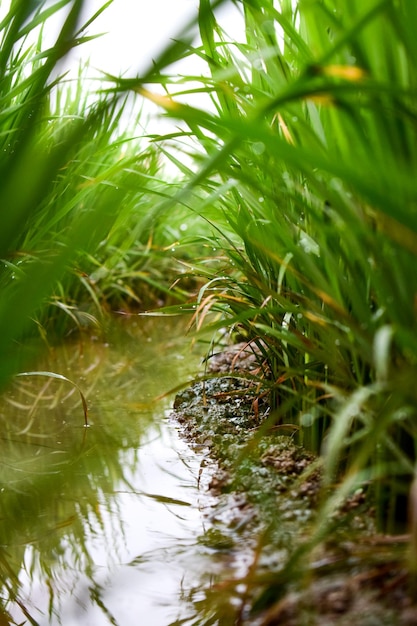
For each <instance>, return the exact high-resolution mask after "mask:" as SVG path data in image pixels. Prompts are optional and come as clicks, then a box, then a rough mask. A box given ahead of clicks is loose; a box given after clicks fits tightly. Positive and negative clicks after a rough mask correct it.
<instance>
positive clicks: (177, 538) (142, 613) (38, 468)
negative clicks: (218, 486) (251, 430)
mask: <svg viewBox="0 0 417 626" xmlns="http://www.w3.org/2000/svg"><path fill="white" fill-rule="evenodd" d="M38 365H39V367H38V369H39V370H52V371H54V372H58V373H60V374H62V375H65V376H66V377H68V378H69V379H71V380H73V381H74V382H75V383H77V384H78V385H79V386H80V387H81V389H82V390H83V392H84V394H85V396H86V397H87V400H88V403H89V407H90V414H89V422H90V427H89V428H85V427H84V425H83V423H84V418H83V413H82V407H81V403H80V397H79V395H78V392H77V390H76V389H75V388H74V387H73V386H72V385H70V384H67V383H65V382H63V381H58V380H54V379H50V378H48V377H46V376H38V377H30V378H18V379H16V381H15V382H14V383H13V385H12V387H11V389H10V390H9V391H8V393H7V396H6V400H5V401H4V402H2V404H1V406H0V424H1V426H2V435H1V447H2V456H1V462H0V463H1V465H0V467H1V474H0V478H1V487H0V489H1V492H0V575H1V582H2V595H1V599H2V602H1V606H2V607H3V610H2V612H0V624H3V623H4V624H7V623H9V622H10V623H16V624H21V623H32V624H39V625H40V626H46V625H55V624H60V623H62V624H63V625H64V626H73V625H74V626H75V624H77V626H83V625H84V626H87V625H89V626H90V625H94V626H102V625H103V626H104V625H107V624H118V625H120V626H130V625H132V626H133V625H135V626H138V625H141V624H144V625H145V624H146V625H147V624H152V626H168V625H169V624H171V623H174V622H175V621H176V620H178V622H179V621H181V622H184V623H185V622H186V621H187V619H188V617H190V618H191V616H192V615H193V608H192V605H191V603H189V602H188V601H187V595H188V593H189V591H190V590H192V589H194V590H195V588H196V587H198V585H199V582H201V581H202V580H203V579H205V580H206V579H207V576H210V571H212V570H213V569H215V567H216V563H215V559H214V560H213V559H212V557H211V555H210V553H209V551H208V550H207V549H204V548H203V547H202V546H201V544H199V543H198V537H199V536H200V535H201V534H202V533H203V532H204V530H205V528H204V520H203V516H202V515H201V511H200V508H199V507H200V504H201V493H200V491H199V488H198V476H199V472H200V463H201V458H200V457H199V456H198V455H197V454H196V453H195V452H194V451H192V450H191V449H190V448H189V447H188V446H187V445H186V444H185V443H184V442H183V441H182V440H181V439H180V438H179V436H178V433H177V431H176V427H175V425H174V424H172V423H171V422H170V420H169V419H168V417H167V415H168V413H169V407H170V405H171V404H172V400H173V395H172V394H171V395H168V396H167V397H165V398H162V399H160V400H158V401H157V400H155V398H156V397H157V396H162V395H163V394H166V393H167V392H168V391H169V390H172V389H173V388H174V387H175V386H176V385H178V384H179V383H180V382H184V381H185V380H187V377H190V376H191V375H192V374H195V372H196V371H197V368H198V366H199V356H198V354H193V353H192V351H191V348H190V342H189V341H188V340H185V341H184V329H183V326H182V324H181V325H179V323H178V322H171V323H170V324H168V323H167V321H166V320H158V321H155V320H141V319H137V318H135V321H133V322H132V321H131V322H127V321H126V322H123V323H121V324H119V325H118V326H117V328H116V329H115V330H114V332H112V335H111V341H109V342H108V343H104V342H103V341H102V340H100V339H98V338H94V337H89V338H84V339H83V340H82V341H81V342H80V341H70V342H67V343H66V344H64V345H63V346H61V347H59V348H55V349H52V350H51V351H50V352H49V353H48V355H47V356H46V357H45V358H44V359H43V360H42V362H41V363H39V364H38Z"/></svg>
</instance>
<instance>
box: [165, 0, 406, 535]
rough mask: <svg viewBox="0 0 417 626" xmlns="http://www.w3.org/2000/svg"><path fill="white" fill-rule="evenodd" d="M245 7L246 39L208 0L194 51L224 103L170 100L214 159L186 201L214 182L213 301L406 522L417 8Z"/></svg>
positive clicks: (346, 481)
mask: <svg viewBox="0 0 417 626" xmlns="http://www.w3.org/2000/svg"><path fill="white" fill-rule="evenodd" d="M236 6H237V7H238V8H239V9H240V10H241V12H242V14H243V18H244V23H245V37H243V36H242V40H241V41H233V42H230V41H229V40H228V38H227V35H226V34H225V33H224V32H223V31H222V28H221V26H220V24H219V23H218V22H217V20H216V16H215V13H214V12H213V11H212V9H211V7H210V3H209V2H208V1H201V2H200V35H201V43H200V45H199V46H196V47H194V48H193V49H192V50H190V51H192V52H193V53H195V54H196V55H198V56H199V57H200V58H201V59H205V60H206V62H207V70H208V71H207V75H206V76H202V77H200V78H199V81H200V89H201V90H203V91H204V92H205V93H207V94H209V95H210V97H211V98H212V101H213V107H214V108H213V111H212V112H207V111H202V110H198V109H196V108H193V107H190V106H186V105H182V104H180V103H179V102H176V101H175V98H174V100H173V99H172V98H168V97H167V98H166V99H165V100H164V99H162V98H160V99H158V103H159V104H160V105H162V106H164V107H165V111H166V114H168V115H171V116H173V117H176V118H180V119H182V120H183V122H185V123H186V124H188V129H189V133H190V134H191V135H192V136H193V137H194V139H195V140H196V141H198V142H200V144H201V146H202V151H203V152H204V151H205V152H206V153H207V155H208V156H207V158H206V159H203V163H202V165H200V168H199V171H198V173H197V174H196V175H195V176H194V177H191V179H190V180H189V183H188V186H185V187H184V189H183V190H182V191H181V192H180V193H179V194H178V195H177V199H178V201H181V202H183V201H184V199H185V198H186V197H187V193H189V192H190V190H191V189H194V188H196V187H197V186H200V189H203V190H204V193H205V195H206V199H205V201H204V203H202V205H201V214H202V215H203V216H204V215H205V216H206V217H207V219H208V221H210V222H211V224H212V241H213V245H214V247H217V248H218V247H219V240H220V241H222V242H223V243H222V247H223V249H224V251H225V253H226V255H227V257H228V259H229V267H230V266H231V267H232V268H233V269H232V271H227V270H226V271H225V272H224V273H221V274H220V275H219V272H218V271H216V273H215V274H213V273H212V274H211V276H208V278H209V282H208V284H207V285H206V286H205V287H204V289H203V291H202V292H201V294H200V298H199V301H198V305H199V310H200V313H203V312H204V314H205V315H207V312H208V311H209V310H210V311H212V312H214V311H215V312H217V313H218V314H219V315H220V319H218V320H217V321H216V323H215V324H214V325H213V326H212V329H213V332H214V331H216V330H217V329H218V328H220V327H224V326H225V325H228V326H229V327H230V329H231V330H232V332H235V333H239V334H240V335H242V334H243V335H244V336H245V337H246V338H247V340H248V341H251V342H255V343H257V344H258V347H259V350H260V351H261V354H262V360H263V361H264V362H266V363H267V365H268V367H267V373H266V380H265V385H266V386H267V387H268V388H269V389H270V397H271V405H272V408H273V411H274V415H275V420H276V422H277V423H279V422H280V421H281V420H282V419H284V417H285V422H288V421H289V420H291V421H292V422H293V423H295V424H296V425H298V426H299V427H300V429H299V432H300V433H301V441H302V443H304V445H307V446H308V447H311V448H313V449H314V450H316V451H318V452H320V453H322V454H323V457H324V464H325V481H326V484H333V483H334V482H335V481H339V484H341V487H340V491H339V494H340V497H345V496H347V495H348V494H349V493H350V492H351V491H352V490H354V489H355V488H357V486H358V485H359V484H362V483H363V482H364V481H365V482H368V481H370V483H371V484H372V485H373V489H374V493H375V497H376V504H377V515H378V517H379V523H380V527H381V528H383V529H384V530H388V531H395V530H396V529H398V528H399V527H401V525H403V527H404V524H405V523H406V521H407V500H408V490H409V487H410V483H411V481H412V478H413V475H414V471H415V470H414V467H415V460H416V459H415V448H416V441H417V433H416V427H415V417H416V406H417V397H416V392H415V384H414V379H415V375H416V366H417V343H416V337H417V333H416V330H417V329H416V304H415V303H416V293H417V278H416V273H415V271H414V268H415V262H416V259H415V251H416V249H417V248H416V244H417V221H416V206H417V205H416V201H417V197H416V191H415V184H414V172H415V169H416V165H417V154H416V145H417V142H416V139H417V137H416V134H417V124H416V120H417V110H416V107H415V98H414V95H415V90H416V78H417V76H416V67H417V65H416V59H417V47H416V44H415V41H414V39H413V37H412V33H411V31H410V24H411V23H413V19H415V17H416V13H415V11H416V9H415V8H414V5H413V6H412V3H410V2H404V3H394V2H391V1H388V2H365V3H364V2H359V0H358V1H356V0H354V1H351V0H349V1H347V0H346V1H345V0H340V1H339V2H337V3H332V4H331V5H330V4H329V3H326V2H322V3H307V2H299V3H291V2H284V1H282V2H277V3H272V2H269V1H266V0H256V1H251V2H245V1H243V2H239V3H236ZM193 79H195V77H193ZM168 82H169V81H168V79H167V77H164V84H165V86H167V83H168ZM173 82H175V91H178V81H175V80H173ZM183 82H184V81H183ZM186 91H187V89H186V88H185V89H184V92H186ZM197 159H198V160H197V162H198V163H201V160H202V156H201V151H200V152H199V154H198V156H197ZM210 204H211V205H212V206H217V207H220V208H221V210H222V212H223V217H224V219H225V220H226V223H227V228H226V229H224V226H223V224H224V223H223V222H221V223H217V224H216V222H215V220H213V219H211V218H210V214H209V213H208V212H207V207H208V206H209V205H210ZM197 210H198V209H197ZM213 233H214V234H213ZM224 233H226V234H224ZM230 233H232V235H230ZM336 500H338V498H336ZM326 506H327V507H328V506H330V501H328V502H327V505H326ZM328 513H329V511H328V509H327V508H326V514H328ZM320 532H321V531H320ZM321 536H323V535H321Z"/></svg>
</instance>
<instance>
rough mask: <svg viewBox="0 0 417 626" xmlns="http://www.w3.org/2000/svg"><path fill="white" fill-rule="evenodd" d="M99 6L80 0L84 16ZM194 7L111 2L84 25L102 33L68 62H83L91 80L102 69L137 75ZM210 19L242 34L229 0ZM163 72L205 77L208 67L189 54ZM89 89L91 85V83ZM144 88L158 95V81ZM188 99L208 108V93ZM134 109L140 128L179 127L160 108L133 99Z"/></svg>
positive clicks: (155, 1)
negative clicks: (213, 18) (95, 17)
mask: <svg viewBox="0 0 417 626" xmlns="http://www.w3.org/2000/svg"><path fill="white" fill-rule="evenodd" d="M101 6H103V0H85V6H84V11H83V17H84V20H86V19H88V18H89V17H90V16H92V15H93V14H94V13H96V12H97V11H98V10H99V9H100V8H101ZM198 6H199V2H198V0H150V1H148V0H113V3H112V4H111V5H110V6H109V7H107V9H106V10H105V11H104V12H103V13H102V14H101V15H100V16H99V17H98V18H97V20H95V21H94V22H93V23H92V24H91V26H90V27H89V29H88V34H89V35H96V34H99V33H103V34H102V36H100V37H98V38H97V39H94V40H93V41H91V42H89V43H87V44H83V45H82V46H80V48H79V49H77V50H75V51H74V52H72V53H71V56H70V60H71V65H72V67H73V68H77V67H78V64H79V62H81V63H82V62H83V61H87V60H88V64H89V70H88V76H89V77H91V78H97V77H100V76H101V75H102V72H107V73H109V74H113V75H115V76H123V77H134V76H138V75H139V76H140V75H141V74H142V73H144V72H145V71H146V70H147V69H148V68H149V67H150V66H151V64H152V61H153V60H154V59H156V58H157V57H158V55H159V53H160V52H162V51H163V50H164V49H165V48H166V47H167V46H168V45H169V44H170V42H171V41H172V40H173V39H175V38H177V37H178V36H179V35H180V34H181V33H182V31H183V30H184V28H185V27H186V26H187V24H189V23H190V22H192V21H193V20H194V21H196V20H197V15H198ZM216 17H217V18H218V20H219V23H220V24H221V26H222V28H224V30H225V32H226V33H227V35H228V36H230V38H231V39H232V40H233V39H241V38H242V36H243V33H244V26H243V17H242V15H241V13H240V12H239V10H238V9H237V8H236V6H235V5H234V4H233V3H232V2H231V0H225V2H224V4H223V5H222V6H220V7H219V8H218V9H217V10H216ZM194 31H195V32H194V35H195V39H194V41H193V42H192V45H195V46H198V45H199V44H200V38H199V35H198V29H197V28H195V29H194ZM166 73H169V74H170V75H171V76H172V77H173V79H174V80H175V79H180V77H181V76H202V75H204V74H205V75H207V74H208V68H207V65H206V64H205V63H204V62H202V61H201V60H199V59H198V58H197V57H195V56H194V57H192V56H190V57H188V58H187V59H184V60H183V61H182V62H181V63H178V64H176V65H175V66H170V67H168V69H167V70H166ZM199 86H200V85H199V84H198V83H197V82H194V83H193V84H190V83H187V87H188V88H193V87H195V88H197V87H199ZM92 87H93V88H96V87H97V84H93V85H92ZM150 88H151V90H152V91H154V92H159V93H164V91H163V90H162V88H161V87H158V85H152V86H151V87H150ZM178 89H181V87H179V88H178ZM172 91H175V88H173V89H172ZM180 99H181V98H180ZM184 99H185V98H182V100H184ZM186 101H187V100H186ZM188 102H189V103H190V104H192V105H193V106H197V107H201V108H205V109H210V108H212V105H211V101H210V99H209V97H208V96H207V95H204V94H202V95H200V96H196V95H193V96H191V97H190V98H188ZM138 108H141V110H142V115H141V116H140V123H141V125H143V127H144V128H143V129H142V132H146V133H149V134H153V133H155V134H167V133H170V132H173V131H175V130H176V129H177V128H178V126H179V122H178V121H176V120H170V119H167V118H163V117H161V113H162V111H161V110H160V109H157V108H156V107H155V106H154V105H151V104H150V103H148V102H147V101H143V99H142V98H136V108H135V109H134V110H138ZM133 116H134V115H132V117H133Z"/></svg>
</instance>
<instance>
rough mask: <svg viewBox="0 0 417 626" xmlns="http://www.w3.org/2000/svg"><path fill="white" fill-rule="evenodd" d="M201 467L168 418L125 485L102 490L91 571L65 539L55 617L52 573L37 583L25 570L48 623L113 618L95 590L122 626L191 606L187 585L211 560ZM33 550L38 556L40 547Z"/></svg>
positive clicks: (32, 597)
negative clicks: (204, 548)
mask: <svg viewBox="0 0 417 626" xmlns="http://www.w3.org/2000/svg"><path fill="white" fill-rule="evenodd" d="M127 454H129V453H127ZM127 466H128V467H131V463H130V462H128V463H127ZM198 470H199V460H198V458H197V457H196V456H195V455H194V453H193V452H192V451H190V449H189V448H188V447H187V446H186V445H185V444H184V443H183V442H182V441H181V440H179V439H178V436H177V434H176V432H175V430H174V428H173V427H172V426H171V425H169V424H168V423H165V424H164V425H163V426H162V429H161V432H160V433H159V435H156V434H155V436H154V437H153V438H151V439H150V441H149V442H148V443H146V444H145V445H143V446H142V447H141V448H140V453H139V464H138V466H137V468H136V470H133V471H131V470H130V471H128V472H127V473H126V476H125V478H126V481H125V482H124V483H123V484H122V485H120V490H119V489H118V486H117V485H116V488H115V493H113V494H103V495H102V498H103V499H104V502H100V503H99V505H98V507H99V509H100V511H99V512H100V517H101V525H100V523H99V522H98V521H97V519H91V520H90V523H91V525H90V527H89V528H87V529H86V536H87V539H86V541H87V543H88V551H89V553H90V555H92V557H93V561H94V566H93V569H92V571H91V573H90V577H89V576H88V575H86V574H82V568H81V572H80V571H79V566H80V562H79V559H80V555H79V554H77V553H76V552H75V553H74V546H71V545H68V543H67V542H65V541H64V542H63V550H64V559H63V560H64V562H65V564H66V565H65V569H63V570H62V571H57V572H56V573H55V575H54V576H56V581H55V582H54V583H53V586H54V587H56V593H57V599H56V600H57V602H56V606H55V611H56V612H57V615H56V616H55V617H52V619H51V620H50V619H49V617H48V602H49V591H48V590H47V587H46V584H45V581H42V580H39V579H38V581H36V582H35V581H32V583H30V582H29V580H27V577H26V581H25V580H24V579H25V576H21V579H22V583H23V585H24V587H26V588H28V587H30V592H29V593H28V596H27V598H26V608H27V609H28V610H29V612H30V614H31V616H32V618H34V619H35V620H36V621H37V622H38V623H39V624H40V625H44V624H58V623H60V622H61V623H62V624H64V626H73V625H74V626H75V625H76V624H81V625H85V626H87V625H100V624H107V623H109V619H108V618H107V617H105V615H104V613H103V609H102V608H100V606H99V605H98V603H97V602H92V598H93V599H98V602H99V603H100V602H101V603H102V604H103V606H104V607H105V609H106V610H107V611H108V612H109V614H111V615H112V616H113V618H114V620H115V621H116V623H118V624H120V625H121V626H129V625H132V626H133V625H135V626H136V625H138V624H142V623H143V624H152V626H158V625H160V626H167V625H168V624H169V623H170V622H171V621H173V620H174V619H176V618H178V617H180V616H181V617H184V613H183V612H184V611H186V607H185V606H184V607H183V608H182V609H180V608H179V593H180V590H181V587H190V586H192V585H193V584H195V583H196V582H197V581H198V574H199V570H200V573H201V572H202V571H204V567H205V565H206V564H205V563H204V561H205V559H204V558H203V557H201V558H198V554H196V547H195V539H196V537H197V536H198V535H199V534H201V533H202V531H203V527H202V520H201V516H200V513H199V511H198V502H197V497H198V491H197V475H198ZM127 484H130V486H131V489H128V487H127ZM159 496H161V497H159ZM170 500H177V501H180V502H183V503H184V504H179V503H178V504H176V503H171V502H170ZM111 512H113V515H116V516H117V521H115V520H114V519H113V515H112V513H111ZM65 544H66V545H65ZM28 550H29V554H32V556H33V549H32V548H29V549H28ZM197 552H198V549H197ZM27 561H28V559H27ZM77 561H78V562H77ZM81 561H82V557H81ZM28 565H29V563H28V562H27V566H28ZM22 595H23V596H24V595H25V594H22ZM181 611H182V613H181ZM13 616H14V617H15V619H16V621H17V622H18V621H19V619H22V616H21V615H18V614H17V613H15V612H13ZM142 620H143V622H142Z"/></svg>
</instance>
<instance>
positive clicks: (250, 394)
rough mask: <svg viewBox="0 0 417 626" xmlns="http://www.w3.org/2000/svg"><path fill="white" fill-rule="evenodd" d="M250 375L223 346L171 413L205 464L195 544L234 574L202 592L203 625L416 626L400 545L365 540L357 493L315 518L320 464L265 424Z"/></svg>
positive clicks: (392, 540) (368, 529)
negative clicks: (208, 618) (207, 600)
mask: <svg viewBox="0 0 417 626" xmlns="http://www.w3.org/2000/svg"><path fill="white" fill-rule="evenodd" d="M256 367H257V359H256V355H255V354H253V353H252V352H251V351H250V350H248V349H246V348H245V345H244V344H239V345H237V346H232V347H230V348H228V349H226V350H225V351H223V352H221V353H220V354H219V355H217V356H216V358H214V359H213V360H212V362H211V364H210V373H209V376H208V377H205V379H204V380H200V381H199V382H195V383H194V384H192V385H191V386H190V387H188V388H186V389H185V390H183V391H182V392H181V393H179V394H178V395H177V397H176V399H175V402H174V411H173V414H172V418H173V419H174V420H175V421H176V422H177V424H178V426H179V429H180V432H181V433H182V436H183V437H184V438H185V439H186V440H187V441H188V442H189V444H190V445H192V446H194V447H196V448H198V449H199V450H200V452H201V451H204V453H205V461H204V462H203V463H202V466H201V471H200V474H201V488H202V489H204V490H205V493H206V495H207V500H206V505H205V506H204V511H203V512H204V514H205V515H206V517H207V518H208V520H209V522H210V524H209V525H208V526H209V530H208V531H207V532H206V533H205V534H204V536H202V537H201V543H202V544H204V545H205V546H207V547H208V548H210V549H213V550H218V551H219V552H221V553H222V554H223V555H224V559H225V562H227V560H229V563H232V561H234V562H235V563H236V564H237V563H239V564H240V566H239V567H238V566H237V565H236V567H235V569H234V570H233V566H232V567H231V568H230V569H229V570H228V571H229V574H228V576H227V577H226V579H223V580H221V581H219V582H218V583H217V584H216V585H215V586H214V587H212V588H211V590H210V595H211V599H212V602H214V603H216V602H217V603H218V605H219V615H218V622H210V623H218V624H222V625H223V626H228V625H229V624H230V625H232V624H234V625H242V626H249V624H250V625H251V626H274V625H278V624H279V625H283V626H304V625H307V624H308V625H315V624H320V626H330V625H333V624H335V625H338V626H339V625H340V626H345V625H346V626H347V625H349V626H352V625H353V624H355V625H356V626H377V625H378V626H379V625H387V626H413V625H417V604H416V602H417V580H416V579H415V578H412V577H411V575H410V573H409V568H408V560H407V559H408V550H409V537H408V536H407V535H402V536H386V535H381V534H379V533H378V532H377V530H376V525H375V521H374V515H373V509H372V502H371V501H370V498H369V496H368V494H367V492H366V487H365V486H364V488H362V489H358V490H357V491H356V492H355V493H354V494H352V495H350V496H349V498H348V499H346V500H345V501H343V502H341V503H340V504H339V506H338V507H336V508H335V509H334V510H333V511H332V513H331V514H329V515H328V517H327V518H326V517H325V516H324V514H323V510H322V509H321V507H322V506H323V503H324V502H325V500H326V498H325V496H326V497H328V496H329V492H328V491H326V493H324V487H323V481H322V470H321V459H320V458H317V457H315V456H314V455H312V454H311V453H310V452H308V451H307V450H305V449H304V448H303V447H302V446H300V445H297V444H296V443H295V442H294V433H295V431H294V430H293V431H291V429H287V432H285V430H284V431H283V430H282V429H280V428H276V427H274V426H273V422H271V420H269V419H268V416H269V405H268V401H267V396H266V395H263V394H262V390H261V389H260V388H259V385H258V383H257V382H256V377H254V376H252V374H253V372H254V371H255V368H256ZM270 422H271V423H270ZM330 495H331V494H330ZM230 571H232V573H230ZM216 592H218V593H217V596H216ZM226 598H228V600H229V607H228V610H227V611H225V609H224V606H225V602H226ZM220 607H222V608H220ZM202 623H206V622H204V621H202ZM207 623H208V622H207Z"/></svg>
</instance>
